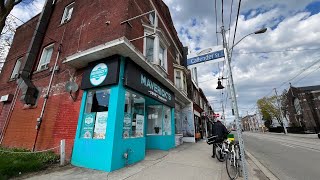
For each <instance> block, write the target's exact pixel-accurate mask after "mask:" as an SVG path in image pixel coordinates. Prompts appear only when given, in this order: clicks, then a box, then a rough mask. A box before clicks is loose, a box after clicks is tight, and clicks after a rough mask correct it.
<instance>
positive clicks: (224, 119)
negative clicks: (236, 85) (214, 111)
mask: <svg viewBox="0 0 320 180" xmlns="http://www.w3.org/2000/svg"><path fill="white" fill-rule="evenodd" d="M221 106H222V116H221V119H222V120H223V124H224V125H225V126H226V125H227V122H226V118H225V117H224V107H223V101H221Z"/></svg>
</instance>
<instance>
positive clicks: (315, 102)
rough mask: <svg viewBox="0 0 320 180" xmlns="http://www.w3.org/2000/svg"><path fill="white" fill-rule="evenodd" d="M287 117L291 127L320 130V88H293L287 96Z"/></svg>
mask: <svg viewBox="0 0 320 180" xmlns="http://www.w3.org/2000/svg"><path fill="white" fill-rule="evenodd" d="M286 110H287V111H286V116H287V119H289V126H290V127H301V128H303V130H304V131H309V132H319V130H320V86H306V87H293V86H291V87H290V88H289V90H288V92H287V95H286Z"/></svg>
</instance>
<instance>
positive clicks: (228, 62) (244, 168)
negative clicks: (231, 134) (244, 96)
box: [221, 26, 248, 180]
mask: <svg viewBox="0 0 320 180" xmlns="http://www.w3.org/2000/svg"><path fill="white" fill-rule="evenodd" d="M221 34H222V37H223V48H224V52H225V57H226V58H227V59H226V65H227V68H228V73H229V77H228V80H229V84H230V94H231V99H232V104H233V109H234V114H235V118H236V127H237V135H238V141H239V147H240V156H241V163H242V173H243V174H242V175H243V178H244V179H245V180H248V171H247V163H246V159H245V155H244V143H243V139H242V129H241V127H240V117H239V110H238V103H237V97H236V91H235V88H234V83H233V76H232V70H231V55H230V54H229V49H228V45H227V39H226V30H225V29H224V26H222V27H221Z"/></svg>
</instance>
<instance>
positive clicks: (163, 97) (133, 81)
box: [125, 61, 175, 107]
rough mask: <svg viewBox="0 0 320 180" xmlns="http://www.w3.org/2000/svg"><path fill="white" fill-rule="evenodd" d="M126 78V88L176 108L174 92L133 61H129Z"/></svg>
mask: <svg viewBox="0 0 320 180" xmlns="http://www.w3.org/2000/svg"><path fill="white" fill-rule="evenodd" d="M125 77H126V81H125V85H126V86H128V87H130V88H132V89H134V90H136V91H139V92H141V93H143V94H145V95H147V96H149V97H151V98H154V99H156V100H158V101H160V102H162V103H164V104H166V105H168V106H170V107H174V103H175V100H174V94H173V92H172V91H170V90H169V89H168V88H166V87H165V86H164V85H162V84H161V83H160V82H159V81H158V80H156V79H155V78H154V77H153V76H151V75H150V74H148V73H147V72H145V71H144V70H143V69H142V68H140V67H139V66H137V65H136V64H134V63H133V62H131V61H127V64H126V69H125Z"/></svg>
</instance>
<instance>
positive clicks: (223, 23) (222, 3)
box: [221, 0, 224, 26]
mask: <svg viewBox="0 0 320 180" xmlns="http://www.w3.org/2000/svg"><path fill="white" fill-rule="evenodd" d="M221 24H222V26H224V22H223V0H222V2H221Z"/></svg>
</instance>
